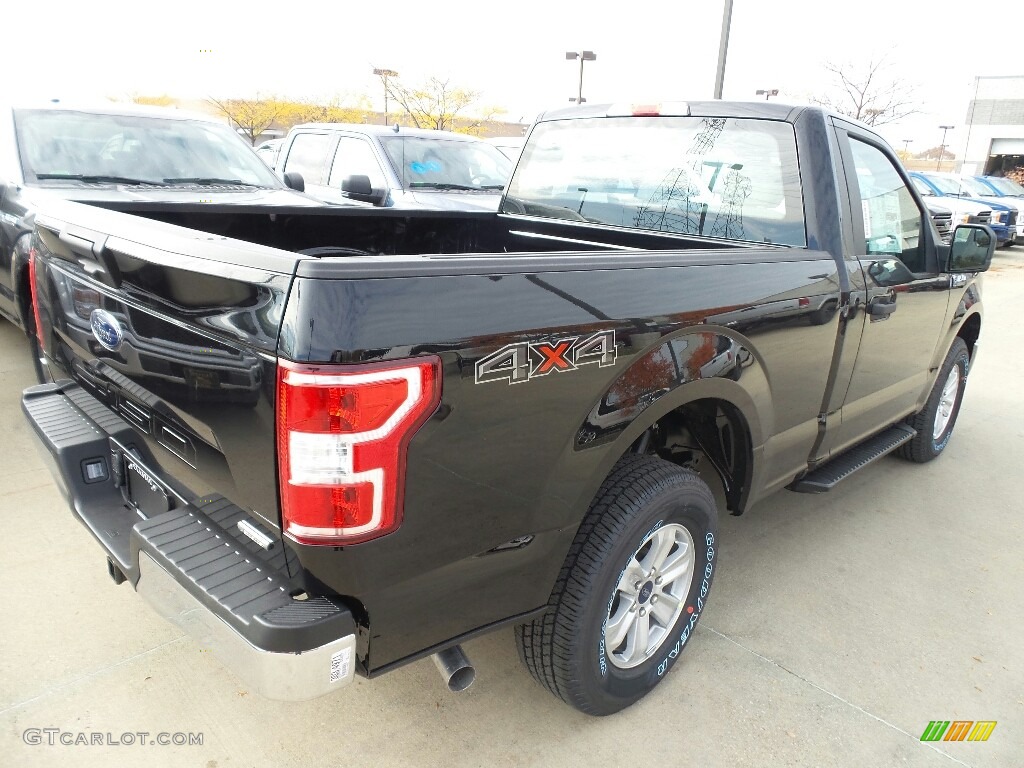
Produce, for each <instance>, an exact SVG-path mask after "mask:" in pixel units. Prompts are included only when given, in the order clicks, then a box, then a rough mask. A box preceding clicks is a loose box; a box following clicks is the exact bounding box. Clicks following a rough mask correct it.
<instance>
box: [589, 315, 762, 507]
mask: <svg viewBox="0 0 1024 768" xmlns="http://www.w3.org/2000/svg"><path fill="white" fill-rule="evenodd" d="M696 401H709V402H710V401H714V402H717V403H718V404H720V405H721V406H723V407H724V408H723V410H724V411H725V412H726V415H727V416H729V419H730V422H732V426H733V428H734V430H736V431H738V432H740V433H741V436H742V437H743V438H745V439H744V441H743V442H744V443H745V445H742V446H740V448H741V450H742V452H743V453H744V454H745V455H744V461H743V462H742V464H743V467H742V472H741V474H742V477H730V478H726V477H723V482H724V484H725V486H726V488H727V489H729V488H731V491H729V490H727V493H726V495H727V500H728V502H729V508H730V509H732V510H733V511H734V512H739V511H741V510H742V508H743V504H744V502H745V500H746V499H747V498H748V497H749V495H750V491H751V488H752V486H753V484H754V483H756V482H757V477H756V472H755V471H754V470H755V461H754V457H755V456H756V455H759V454H760V452H761V446H762V444H763V442H764V434H766V432H768V433H770V430H771V427H772V423H771V422H772V419H771V406H770V397H769V390H768V381H767V378H766V376H765V372H764V368H763V366H762V363H761V361H760V360H759V358H758V356H757V355H756V354H755V353H754V351H753V350H752V348H751V347H750V345H749V342H748V341H747V340H745V339H743V338H742V337H740V336H738V335H734V334H730V333H728V332H724V331H722V330H718V329H715V328H711V327H706V326H705V327H704V328H702V329H701V330H696V329H692V328H691V329H688V330H686V331H683V332H681V333H679V334H677V335H674V336H670V337H666V338H664V339H663V340H662V341H661V343H659V344H657V345H656V346H654V347H652V348H651V349H649V350H648V351H647V352H645V353H643V354H642V355H641V356H640V357H638V358H637V360H636V361H634V362H633V364H632V365H630V366H629V367H628V368H626V369H625V370H624V371H623V372H622V373H621V374H620V375H619V376H618V377H617V378H616V379H614V380H613V381H612V382H611V383H610V384H609V386H608V387H607V389H606V390H605V391H604V392H603V393H602V396H601V398H600V399H599V401H598V402H597V403H596V404H595V405H594V407H593V408H592V409H591V412H590V413H589V415H588V416H587V417H586V419H585V420H584V421H583V423H582V424H581V425H580V427H579V429H578V430H577V432H576V437H575V445H574V449H575V450H577V451H580V450H590V449H593V448H596V447H598V446H606V451H605V454H606V455H605V457H604V459H603V460H602V461H601V462H600V463H599V464H598V466H597V469H596V471H595V473H594V475H593V477H592V478H591V481H590V483H589V484H588V491H589V492H590V493H591V496H589V497H587V499H588V500H589V498H592V495H593V493H596V492H597V489H598V488H599V487H600V485H601V482H602V481H603V480H604V478H605V477H606V476H607V474H608V472H610V471H611V468H612V466H614V464H615V462H616V461H618V459H619V458H620V457H621V456H622V455H623V454H625V453H626V452H627V451H628V450H630V447H631V446H632V445H633V444H634V443H635V442H636V441H637V440H638V439H639V438H640V437H641V436H642V435H643V434H644V433H645V432H646V431H647V430H649V429H650V428H651V427H652V426H653V425H655V424H656V423H658V422H659V421H661V420H662V419H663V418H665V417H666V416H667V415H668V414H670V413H672V412H674V411H678V410H679V409H680V408H682V407H684V406H686V405H688V404H692V403H695V402H696ZM712 463H715V462H714V461H713V462H712ZM719 474H720V475H721V474H722V472H721V470H720V471H719Z"/></svg>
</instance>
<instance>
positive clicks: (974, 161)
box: [957, 75, 1024, 176]
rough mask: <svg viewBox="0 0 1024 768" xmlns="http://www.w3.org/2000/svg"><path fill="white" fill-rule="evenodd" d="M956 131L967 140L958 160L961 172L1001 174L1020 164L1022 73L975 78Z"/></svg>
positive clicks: (1023, 151)
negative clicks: (971, 94)
mask: <svg viewBox="0 0 1024 768" xmlns="http://www.w3.org/2000/svg"><path fill="white" fill-rule="evenodd" d="M960 135H963V136H966V141H967V146H966V147H965V148H964V151H963V153H962V154H961V157H962V158H963V160H962V161H961V162H960V163H959V164H958V165H960V166H961V167H960V169H959V170H962V171H963V172H964V173H970V174H985V175H997V176H1004V175H1006V173H1007V172H1009V171H1010V170H1012V169H1014V168H1024V75H1015V76H1004V77H978V78H975V88H974V97H973V98H972V99H971V102H970V105H969V106H968V107H967V118H966V120H965V125H964V128H963V133H962V134H960ZM957 154H960V153H957Z"/></svg>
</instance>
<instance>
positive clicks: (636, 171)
mask: <svg viewBox="0 0 1024 768" xmlns="http://www.w3.org/2000/svg"><path fill="white" fill-rule="evenodd" d="M502 211H503V212H504V213H520V214H527V215H531V216H543V217H546V218H561V219H570V220H574V221H590V222H595V223H601V224H612V225H616V226H620V227H631V228H636V229H647V230H656V231H661V232H673V233H679V234H702V235H707V236H709V237H721V238H727V239H731V240H746V241H752V242H758V243H784V244H787V245H798V246H803V245H806V242H807V240H806V234H805V230H804V210H803V197H802V194H801V187H800V174H799V166H798V161H797V155H796V141H795V137H794V134H793V127H792V126H791V125H789V124H786V123H782V122H775V121H769V120H737V119H725V118H699V117H653V118H652V117H613V118H603V117H597V118H584V119H573V120H554V121H551V122H547V123H540V124H538V125H537V126H536V127H535V128H534V130H533V133H532V134H531V136H530V138H529V141H527V143H526V146H525V148H524V150H523V155H522V158H521V159H520V161H519V165H518V168H517V170H516V174H515V176H514V178H513V179H512V181H511V182H510V184H509V188H508V190H507V191H506V197H505V201H504V202H503V203H502Z"/></svg>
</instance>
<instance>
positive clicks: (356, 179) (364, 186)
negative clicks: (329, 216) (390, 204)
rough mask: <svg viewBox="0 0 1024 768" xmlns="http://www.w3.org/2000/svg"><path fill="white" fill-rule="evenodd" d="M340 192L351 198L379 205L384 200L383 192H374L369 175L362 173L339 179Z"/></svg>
mask: <svg viewBox="0 0 1024 768" xmlns="http://www.w3.org/2000/svg"><path fill="white" fill-rule="evenodd" d="M341 193H342V194H343V195H345V197H351V198H352V199H353V200H360V201H362V202H364V203H373V204H374V205H380V204H381V203H383V202H384V193H383V192H374V191H373V185H371V184H370V177H369V176H367V175H366V174H363V173H356V174H353V175H351V176H346V177H345V178H344V179H342V180H341Z"/></svg>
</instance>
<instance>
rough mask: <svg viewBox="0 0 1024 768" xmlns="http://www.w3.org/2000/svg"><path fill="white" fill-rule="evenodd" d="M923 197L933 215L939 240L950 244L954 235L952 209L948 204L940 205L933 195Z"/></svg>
mask: <svg viewBox="0 0 1024 768" xmlns="http://www.w3.org/2000/svg"><path fill="white" fill-rule="evenodd" d="M918 191H920V190H918ZM923 197H924V204H925V207H926V208H927V209H928V212H929V213H930V214H931V216H932V223H933V224H934V225H935V231H936V232H938V234H939V241H940V242H942V243H943V244H945V245H949V242H950V240H951V239H952V237H953V211H952V209H951V208H948V207H947V206H944V205H940V204H939V203H937V202H936V198H935V197H933V196H931V195H928V196H923ZM958 223H960V222H958Z"/></svg>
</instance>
